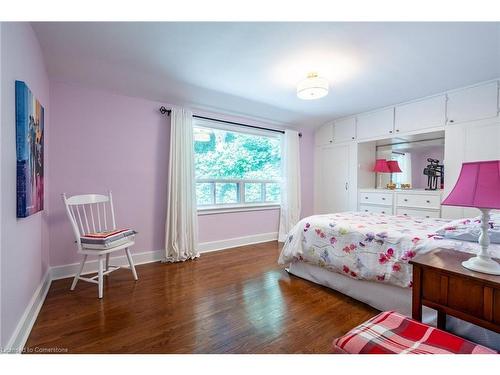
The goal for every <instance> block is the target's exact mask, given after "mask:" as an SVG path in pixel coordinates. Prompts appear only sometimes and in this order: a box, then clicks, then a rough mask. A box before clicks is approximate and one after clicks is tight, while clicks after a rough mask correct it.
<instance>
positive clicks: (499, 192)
mask: <svg viewBox="0 0 500 375" xmlns="http://www.w3.org/2000/svg"><path fill="white" fill-rule="evenodd" d="M442 204H443V205H445V206H461V207H476V208H491V209H500V160H491V161H475V162H470V163H463V164H462V170H461V171H460V176H459V177H458V181H457V183H456V184H455V187H454V188H453V190H452V191H451V193H450V194H449V195H448V196H447V197H446V199H445V200H444V201H443V203H442Z"/></svg>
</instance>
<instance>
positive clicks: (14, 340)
mask: <svg viewBox="0 0 500 375" xmlns="http://www.w3.org/2000/svg"><path fill="white" fill-rule="evenodd" d="M277 239H278V233H277V232H272V233H262V234H255V235H252V236H244V237H237V238H230V239H227V240H220V241H212V242H203V243H200V244H199V247H198V250H199V251H200V253H207V252H211V251H219V250H225V249H230V248H233V247H239V246H245V245H252V244H257V243H261V242H268V241H276V240H277ZM132 256H133V258H134V263H135V264H136V265H138V264H144V263H152V262H158V261H161V259H162V257H163V251H162V250H156V251H148V252H142V253H133V254H132ZM110 263H111V264H113V265H117V266H124V265H127V264H128V262H127V258H126V256H125V255H123V256H119V257H114V258H112V261H111V262H110ZM79 265H80V264H79V263H73V264H66V265H62V266H53V267H50V268H49V270H47V272H46V273H45V275H44V277H43V279H42V281H41V283H40V285H39V286H38V288H37V289H36V291H35V293H34V294H33V297H32V298H31V301H30V303H29V304H28V306H27V307H26V310H25V311H24V314H23V315H22V317H21V319H20V320H19V323H18V325H17V327H16V330H15V331H14V333H13V334H12V337H11V339H10V340H9V342H8V344H7V347H6V348H4V351H5V352H9V353H19V352H21V351H22V349H23V348H24V345H25V344H26V340H28V337H29V334H30V332H31V329H32V328H33V324H34V323H35V321H36V318H37V317H38V313H39V312H40V309H41V308H42V305H43V302H44V301H45V297H46V296H47V292H48V291H49V288H50V284H51V282H52V280H58V279H64V278H67V277H73V276H74V275H75V274H76V273H77V272H78V267H79ZM92 272H97V260H92V259H91V260H89V261H87V262H86V263H85V268H84V270H83V273H92Z"/></svg>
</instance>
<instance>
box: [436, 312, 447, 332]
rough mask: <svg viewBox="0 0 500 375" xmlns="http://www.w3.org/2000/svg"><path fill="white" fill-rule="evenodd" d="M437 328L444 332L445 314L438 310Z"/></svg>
mask: <svg viewBox="0 0 500 375" xmlns="http://www.w3.org/2000/svg"><path fill="white" fill-rule="evenodd" d="M437 327H438V328H439V329H442V330H443V331H445V330H446V313H445V312H443V311H440V310H438V319H437Z"/></svg>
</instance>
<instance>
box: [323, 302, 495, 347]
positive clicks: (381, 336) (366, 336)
mask: <svg viewBox="0 0 500 375" xmlns="http://www.w3.org/2000/svg"><path fill="white" fill-rule="evenodd" d="M333 352H334V353H342V354H497V352H495V351H494V350H492V349H488V348H486V347H484V346H481V345H478V344H475V343H473V342H470V341H467V340H465V339H463V338H460V337H458V336H455V335H452V334H451V333H448V332H445V331H442V330H440V329H437V328H434V327H430V326H428V325H426V324H423V323H420V322H417V321H415V320H413V319H410V318H408V317H406V316H404V315H401V314H398V313H397V312H394V311H386V312H382V313H380V314H378V315H377V316H375V317H373V318H371V319H370V320H368V321H366V322H365V323H363V324H361V325H359V326H357V327H356V328H354V329H352V330H351V331H349V332H348V333H346V334H345V335H344V336H342V337H339V338H338V339H336V340H335V341H334V342H333Z"/></svg>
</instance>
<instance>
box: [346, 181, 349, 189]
mask: <svg viewBox="0 0 500 375" xmlns="http://www.w3.org/2000/svg"><path fill="white" fill-rule="evenodd" d="M348 188H349V184H348V183H347V182H346V183H345V189H346V190H347V189H348Z"/></svg>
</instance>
